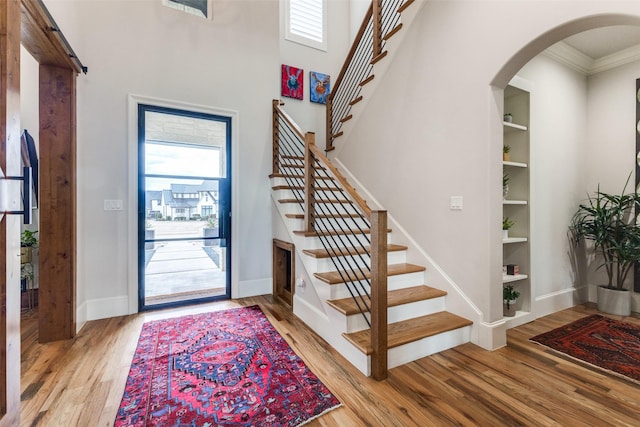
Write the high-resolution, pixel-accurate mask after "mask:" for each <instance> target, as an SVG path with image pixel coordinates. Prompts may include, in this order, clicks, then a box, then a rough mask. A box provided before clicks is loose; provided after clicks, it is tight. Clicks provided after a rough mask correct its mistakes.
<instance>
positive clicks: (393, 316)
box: [347, 297, 445, 333]
mask: <svg viewBox="0 0 640 427" xmlns="http://www.w3.org/2000/svg"><path fill="white" fill-rule="evenodd" d="M444 310H445V298H444V297H438V298H432V299H429V300H423V301H416V302H412V303H409V304H403V305H398V306H395V307H389V308H388V310H387V322H388V323H396V322H402V321H403V320H409V319H413V318H414V317H420V316H426V315H427V314H433V313H439V312H441V311H444ZM367 316H368V315H367ZM365 329H369V325H367V322H366V321H365V320H364V317H363V316H362V314H361V313H358V314H352V315H350V316H347V333H350V332H357V331H362V330H365Z"/></svg>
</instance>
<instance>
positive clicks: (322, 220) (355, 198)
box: [271, 100, 472, 380]
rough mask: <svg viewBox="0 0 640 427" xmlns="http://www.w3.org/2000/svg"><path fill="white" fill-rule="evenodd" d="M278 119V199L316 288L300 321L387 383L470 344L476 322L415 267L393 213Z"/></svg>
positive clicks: (301, 303) (304, 299)
mask: <svg viewBox="0 0 640 427" xmlns="http://www.w3.org/2000/svg"><path fill="white" fill-rule="evenodd" d="M273 111H274V113H273V126H274V127H273V135H274V142H273V147H274V153H273V173H272V175H271V179H272V198H273V201H274V206H275V207H276V209H277V211H278V213H279V215H280V217H281V219H282V222H283V223H284V224H285V227H286V229H287V232H288V235H289V236H288V237H289V240H291V242H292V243H293V244H294V245H295V247H296V252H297V255H298V256H297V258H298V259H299V260H301V262H302V264H303V266H304V269H305V270H306V273H307V275H308V277H310V279H311V282H312V283H310V284H308V285H307V287H306V288H305V289H304V290H300V289H296V294H295V295H294V307H293V309H294V313H295V314H296V315H297V316H298V317H300V318H302V320H303V321H305V323H307V325H309V326H310V327H311V328H312V329H314V331H316V332H317V333H318V334H319V335H320V336H322V337H323V338H324V339H325V340H326V341H327V342H329V344H330V345H332V346H333V347H334V348H336V349H337V350H338V351H339V352H340V353H341V354H342V355H343V356H345V358H347V360H349V361H350V362H351V363H353V364H354V365H355V366H356V367H357V368H358V369H360V370H361V371H362V372H363V373H364V374H366V375H371V376H373V377H374V378H375V379H378V380H380V379H384V378H385V377H386V375H387V369H388V368H391V367H395V366H398V365H401V364H404V363H408V362H410V361H413V360H416V359H418V358H421V357H424V356H427V355H429V354H433V353H436V352H439V351H442V350H445V349H447V348H451V347H454V346H456V345H459V344H463V343H465V342H468V341H469V340H470V328H471V324H472V322H471V321H469V320H466V319H464V318H462V317H460V316H457V315H455V314H452V313H449V312H447V311H446V309H445V305H446V292H443V291H440V290H438V289H434V288H432V287H429V286H428V285H426V284H425V270H426V269H425V268H424V267H423V266H419V265H415V264H411V263H408V262H407V260H406V258H407V256H406V255H407V249H408V248H407V247H406V246H403V245H399V244H394V243H393V230H391V229H389V228H387V225H386V223H387V220H386V212H385V211H378V210H372V209H370V208H369V207H368V205H367V203H366V201H364V200H363V199H362V197H360V196H359V195H358V193H357V192H356V191H355V189H354V188H353V187H352V186H350V185H349V183H348V182H347V180H346V179H345V178H344V177H343V176H342V174H341V173H340V172H339V171H338V170H337V169H336V167H335V166H334V165H333V164H332V163H331V162H330V160H329V159H327V158H326V157H325V156H324V154H323V153H322V152H321V151H320V150H319V149H318V148H317V147H316V146H315V141H314V135H313V134H311V133H306V134H305V133H303V132H302V131H301V130H300V128H299V127H298V126H297V125H296V124H295V122H294V121H293V120H292V119H291V117H289V116H288V115H287V113H286V112H285V111H284V110H283V109H282V105H281V104H280V102H279V101H277V100H276V101H274V102H273ZM301 293H302V294H303V295H302V296H300V295H299V294H301Z"/></svg>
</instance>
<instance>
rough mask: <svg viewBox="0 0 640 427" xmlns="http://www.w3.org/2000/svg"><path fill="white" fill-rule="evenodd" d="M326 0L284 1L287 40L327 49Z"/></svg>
mask: <svg viewBox="0 0 640 427" xmlns="http://www.w3.org/2000/svg"><path fill="white" fill-rule="evenodd" d="M326 6H327V2H326V0H287V1H285V16H286V20H285V21H286V34H285V38H286V39H287V40H290V41H293V42H296V43H301V44H304V45H306V46H310V47H314V48H316V49H321V50H327V39H326V34H327V7H326Z"/></svg>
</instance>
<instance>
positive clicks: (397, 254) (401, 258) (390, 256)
mask: <svg viewBox="0 0 640 427" xmlns="http://www.w3.org/2000/svg"><path fill="white" fill-rule="evenodd" d="M362 257H363V258H364V259H365V261H366V264H367V265H368V264H369V256H364V255H362ZM355 258H356V260H357V262H358V265H364V264H365V263H364V262H363V261H362V260H361V259H360V257H359V256H356V257H355ZM333 259H335V260H336V263H337V265H342V264H346V261H345V260H344V257H337V258H333ZM406 260H407V254H406V251H394V252H388V253H387V263H388V264H402V263H405V262H407V261H406ZM309 261H310V262H309V263H308V264H307V265H310V266H311V265H312V266H314V267H315V270H314V271H315V272H317V273H325V272H328V271H335V270H336V268H337V267H336V266H335V265H334V263H333V261H332V258H313V259H311V260H309ZM314 261H315V263H314ZM340 261H342V263H340Z"/></svg>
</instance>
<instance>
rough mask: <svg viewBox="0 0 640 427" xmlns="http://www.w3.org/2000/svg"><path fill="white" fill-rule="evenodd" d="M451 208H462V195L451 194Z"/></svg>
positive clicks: (453, 209) (458, 209) (454, 209)
mask: <svg viewBox="0 0 640 427" xmlns="http://www.w3.org/2000/svg"><path fill="white" fill-rule="evenodd" d="M449 209H450V210H452V211H461V210H462V196H451V199H450V201H449Z"/></svg>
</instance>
